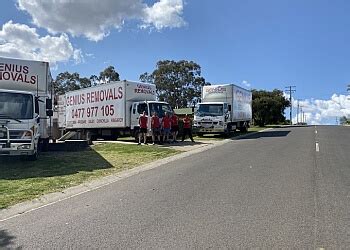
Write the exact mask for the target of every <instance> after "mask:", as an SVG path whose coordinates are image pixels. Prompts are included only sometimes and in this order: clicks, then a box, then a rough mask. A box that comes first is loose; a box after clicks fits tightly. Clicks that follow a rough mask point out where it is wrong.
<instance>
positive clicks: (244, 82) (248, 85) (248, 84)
mask: <svg viewBox="0 0 350 250" xmlns="http://www.w3.org/2000/svg"><path fill="white" fill-rule="evenodd" d="M242 85H243V86H245V87H247V88H250V87H251V84H250V83H249V82H248V81H246V80H244V81H242Z"/></svg>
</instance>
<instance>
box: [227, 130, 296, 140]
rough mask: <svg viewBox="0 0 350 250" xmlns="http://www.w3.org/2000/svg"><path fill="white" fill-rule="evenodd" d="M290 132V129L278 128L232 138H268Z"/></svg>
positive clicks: (282, 135) (285, 134)
mask: <svg viewBox="0 0 350 250" xmlns="http://www.w3.org/2000/svg"><path fill="white" fill-rule="evenodd" d="M289 133H290V130H278V131H265V132H259V133H256V134H252V135H249V134H248V135H247V136H244V137H243V138H237V139H235V138H232V139H233V140H246V139H259V138H268V137H284V136H287V135H288V134H289Z"/></svg>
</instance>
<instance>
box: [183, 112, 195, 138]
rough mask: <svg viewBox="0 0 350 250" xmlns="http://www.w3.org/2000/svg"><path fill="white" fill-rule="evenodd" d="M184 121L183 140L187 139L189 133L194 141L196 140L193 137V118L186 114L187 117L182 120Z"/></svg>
mask: <svg viewBox="0 0 350 250" xmlns="http://www.w3.org/2000/svg"><path fill="white" fill-rule="evenodd" d="M182 121H183V124H184V126H183V131H182V141H184V140H185V137H186V135H188V136H189V137H190V139H191V141H192V142H194V140H193V137H192V124H191V123H192V121H191V118H190V117H189V116H188V115H187V114H186V115H185V118H184V119H183V120H182Z"/></svg>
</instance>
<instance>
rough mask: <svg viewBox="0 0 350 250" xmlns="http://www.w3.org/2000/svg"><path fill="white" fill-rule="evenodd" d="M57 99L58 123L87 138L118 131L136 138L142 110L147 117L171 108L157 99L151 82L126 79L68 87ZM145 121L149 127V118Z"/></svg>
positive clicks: (162, 113) (109, 136)
mask: <svg viewBox="0 0 350 250" xmlns="http://www.w3.org/2000/svg"><path fill="white" fill-rule="evenodd" d="M58 100H59V103H60V104H61V105H59V107H58V110H59V115H58V120H59V126H60V127H61V128H63V129H65V130H66V131H75V132H78V133H79V135H78V137H80V139H87V140H93V139H96V138H99V137H101V138H110V139H117V138H118V137H119V136H120V135H132V136H135V137H136V138H137V137H138V133H139V121H138V119H139V116H140V114H142V112H143V111H145V112H146V114H147V115H148V116H149V117H150V116H151V115H152V114H153V112H156V113H157V114H158V116H159V117H160V118H162V117H163V116H164V114H165V112H169V113H171V112H173V111H172V109H171V107H170V105H169V104H168V103H166V102H160V101H157V99H156V86H155V85H153V84H147V83H141V82H132V81H126V80H125V81H118V82H111V83H108V84H102V85H98V86H95V87H90V88H85V89H80V90H76V91H71V92H68V93H66V94H65V95H63V96H60V97H59V99H58ZM62 105H63V106H62ZM148 122H149V124H148V128H149V129H150V128H151V126H150V122H151V119H148ZM149 132H150V131H149Z"/></svg>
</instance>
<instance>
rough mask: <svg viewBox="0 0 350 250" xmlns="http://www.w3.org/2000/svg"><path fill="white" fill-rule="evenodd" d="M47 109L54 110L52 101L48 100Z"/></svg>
mask: <svg viewBox="0 0 350 250" xmlns="http://www.w3.org/2000/svg"><path fill="white" fill-rule="evenodd" d="M46 109H52V99H46Z"/></svg>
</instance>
